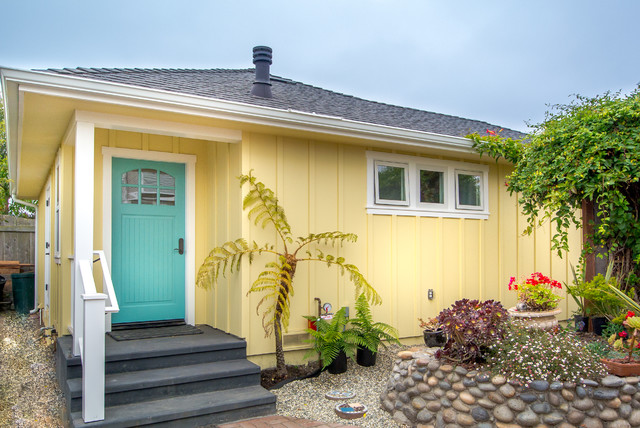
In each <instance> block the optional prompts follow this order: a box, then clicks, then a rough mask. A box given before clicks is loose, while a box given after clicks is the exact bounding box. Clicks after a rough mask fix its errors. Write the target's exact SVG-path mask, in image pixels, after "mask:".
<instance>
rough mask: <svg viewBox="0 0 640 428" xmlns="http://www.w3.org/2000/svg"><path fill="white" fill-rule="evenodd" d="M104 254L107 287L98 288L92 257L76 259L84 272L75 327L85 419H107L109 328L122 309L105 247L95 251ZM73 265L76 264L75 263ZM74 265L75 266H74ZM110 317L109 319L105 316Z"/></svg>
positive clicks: (81, 273)
mask: <svg viewBox="0 0 640 428" xmlns="http://www.w3.org/2000/svg"><path fill="white" fill-rule="evenodd" d="M93 253H94V254H97V255H98V257H99V258H100V264H101V267H102V279H103V286H102V288H103V291H104V293H98V292H97V291H96V284H95V281H94V280H93V263H92V261H91V260H75V261H74V262H75V263H77V264H78V269H79V271H80V275H79V278H78V280H79V281H78V280H77V281H78V282H79V284H77V285H79V286H78V287H76V290H77V292H78V293H79V296H77V297H79V298H80V299H77V300H76V302H81V303H80V305H77V306H76V308H75V311H74V312H75V314H76V316H78V317H79V318H80V320H79V321H80V322H79V323H78V324H77V325H78V326H79V327H80V328H78V331H74V336H75V337H74V339H77V341H78V342H77V343H78V345H79V346H78V348H79V353H80V359H81V360H82V419H83V420H84V422H94V421H101V420H104V383H105V380H104V379H105V378H104V374H105V367H104V366H105V332H106V331H107V330H110V329H111V313H113V312H118V311H119V307H118V299H117V298H116V294H115V291H114V289H113V282H112V281H111V272H110V271H109V266H108V265H107V263H106V257H105V255H104V252H103V251H94V252H93ZM72 265H73V264H72ZM72 269H73V267H72ZM105 317H106V319H105Z"/></svg>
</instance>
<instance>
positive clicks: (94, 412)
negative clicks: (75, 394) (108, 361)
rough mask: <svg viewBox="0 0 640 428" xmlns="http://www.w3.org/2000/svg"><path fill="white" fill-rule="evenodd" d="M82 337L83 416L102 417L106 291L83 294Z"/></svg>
mask: <svg viewBox="0 0 640 428" xmlns="http://www.w3.org/2000/svg"><path fill="white" fill-rule="evenodd" d="M82 300H83V304H84V313H85V316H84V320H83V321H84V331H88V332H91V334H86V335H85V336H84V339H83V342H82V346H83V352H82V358H83V361H82V419H83V420H84V421H85V422H94V421H101V420H104V364H105V357H104V334H105V331H104V303H105V300H107V296H106V294H102V293H100V294H94V295H92V296H87V295H86V294H83V295H82Z"/></svg>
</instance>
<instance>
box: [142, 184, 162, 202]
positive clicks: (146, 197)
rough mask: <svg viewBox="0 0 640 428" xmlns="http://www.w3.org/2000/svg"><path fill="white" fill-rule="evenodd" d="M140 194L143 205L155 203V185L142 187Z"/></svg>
mask: <svg viewBox="0 0 640 428" xmlns="http://www.w3.org/2000/svg"><path fill="white" fill-rule="evenodd" d="M141 196H142V198H141V200H142V204H143V205H156V203H157V199H158V197H157V189H156V188H155V187H143V188H142V192H141Z"/></svg>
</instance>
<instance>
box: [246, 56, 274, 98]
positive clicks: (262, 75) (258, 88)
mask: <svg viewBox="0 0 640 428" xmlns="http://www.w3.org/2000/svg"><path fill="white" fill-rule="evenodd" d="M272 52H273V51H272V50H271V48H270V47H268V46H256V47H254V48H253V63H254V64H255V65H256V80H255V81H254V82H253V87H252V88H251V95H255V96H257V97H262V98H272V97H273V95H271V75H270V73H269V66H270V65H271V64H272V62H273V61H272V60H271V58H272Z"/></svg>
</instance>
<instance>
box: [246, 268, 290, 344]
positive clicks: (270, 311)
mask: <svg viewBox="0 0 640 428" xmlns="http://www.w3.org/2000/svg"><path fill="white" fill-rule="evenodd" d="M265 268H266V269H265V270H264V271H262V272H261V273H260V274H259V275H258V278H256V280H255V281H254V282H253V284H252V285H251V288H250V289H249V291H248V292H247V295H248V294H250V293H256V292H266V293H267V294H265V295H264V296H263V297H262V298H261V299H260V301H259V302H258V305H257V307H256V311H258V312H259V310H260V308H261V307H263V314H262V324H263V327H264V329H265V333H266V334H267V335H271V334H272V333H273V325H274V323H275V322H276V321H277V320H279V321H280V323H281V324H282V328H283V330H284V331H287V330H288V328H289V318H290V307H291V297H292V296H293V287H292V286H291V281H292V278H291V269H292V266H291V265H290V264H289V263H288V262H287V259H286V258H285V257H283V256H280V257H279V258H278V261H277V262H270V263H267V264H266V265H265Z"/></svg>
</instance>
